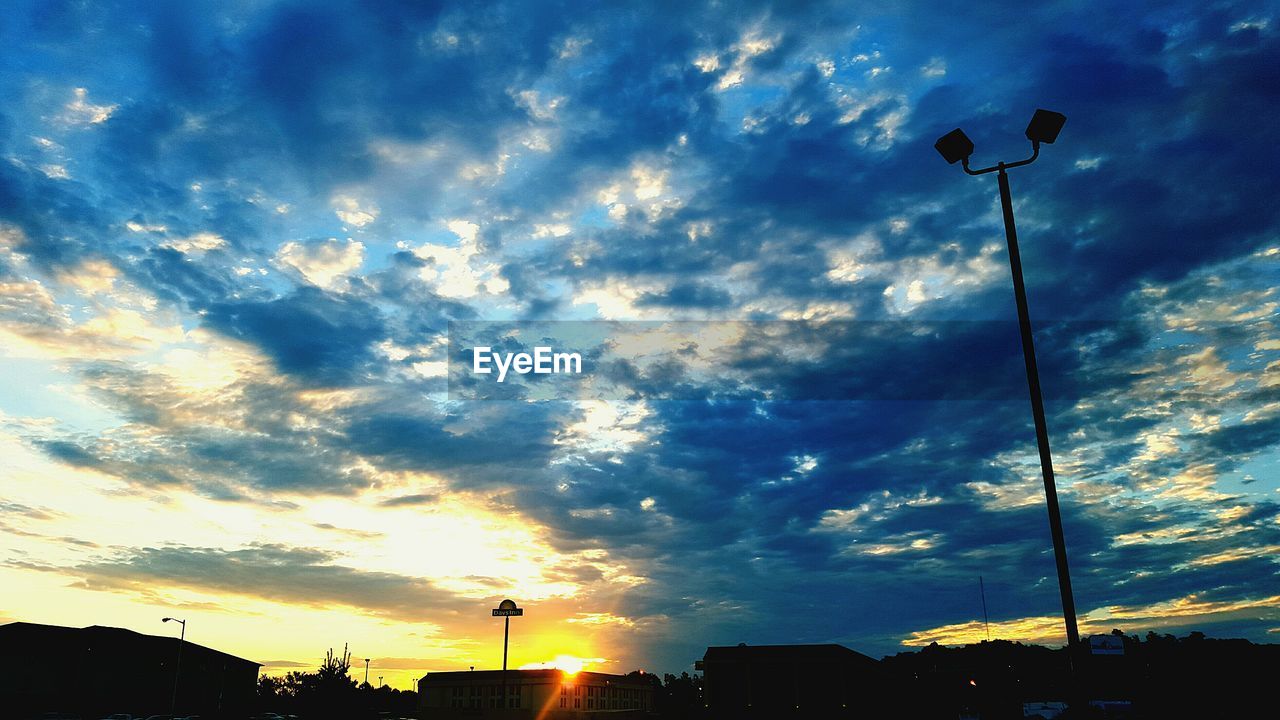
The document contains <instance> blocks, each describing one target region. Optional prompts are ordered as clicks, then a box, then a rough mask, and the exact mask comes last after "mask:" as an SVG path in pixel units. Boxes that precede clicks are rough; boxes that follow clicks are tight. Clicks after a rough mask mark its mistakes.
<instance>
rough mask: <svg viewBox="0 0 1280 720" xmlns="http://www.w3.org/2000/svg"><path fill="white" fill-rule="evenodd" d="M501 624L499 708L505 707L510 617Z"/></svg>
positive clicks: (505, 618)
mask: <svg viewBox="0 0 1280 720" xmlns="http://www.w3.org/2000/svg"><path fill="white" fill-rule="evenodd" d="M502 620H503V622H502V698H501V700H500V701H499V702H500V703H501V704H500V705H499V707H501V708H503V709H505V708H506V707H507V640H508V639H509V638H510V637H511V616H509V615H508V616H507V617H504V618H503V619H502Z"/></svg>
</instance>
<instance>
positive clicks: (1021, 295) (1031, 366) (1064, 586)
mask: <svg viewBox="0 0 1280 720" xmlns="http://www.w3.org/2000/svg"><path fill="white" fill-rule="evenodd" d="M999 168H1000V174H999V181H1000V206H1001V208H1002V209H1003V210H1004V233H1005V238H1006V239H1007V240H1008V241H1009V268H1010V270H1011V271H1012V272H1013V292H1014V296H1015V298H1016V299H1017V302H1018V327H1019V329H1020V330H1021V331H1022V357H1023V360H1024V361H1025V362H1026V365H1027V385H1028V386H1029V387H1030V390H1031V413H1032V415H1033V416H1034V417H1035V423H1036V442H1037V444H1038V446H1039V449H1040V469H1041V471H1042V473H1043V474H1044V496H1045V504H1046V505H1047V506H1048V508H1049V532H1050V534H1051V535H1052V536H1053V558H1054V560H1055V561H1057V564H1058V592H1059V594H1061V595H1062V616H1063V619H1064V620H1065V621H1066V625H1067V658H1068V660H1069V661H1072V666H1073V667H1074V657H1073V655H1074V653H1075V652H1076V648H1078V647H1079V645H1080V630H1079V629H1078V628H1077V627H1076V602H1075V600H1074V598H1073V596H1072V593H1071V572H1070V571H1069V570H1068V569H1067V544H1066V540H1064V539H1063V536H1062V515H1061V513H1060V512H1059V510H1058V488H1057V485H1056V484H1055V483H1054V481H1053V459H1052V458H1051V457H1050V454H1049V430H1048V427H1047V425H1046V424H1045V419H1044V399H1043V398H1041V396H1040V371H1039V370H1037V369H1036V348H1035V343H1034V341H1033V340H1032V338H1031V316H1030V313H1029V312H1028V311H1027V289H1026V286H1025V285H1023V282H1022V257H1021V256H1020V255H1019V254H1018V231H1017V230H1016V229H1015V228H1014V225H1013V200H1012V199H1011V197H1010V195H1009V176H1008V174H1007V173H1005V164H1004V163H1000V165H999Z"/></svg>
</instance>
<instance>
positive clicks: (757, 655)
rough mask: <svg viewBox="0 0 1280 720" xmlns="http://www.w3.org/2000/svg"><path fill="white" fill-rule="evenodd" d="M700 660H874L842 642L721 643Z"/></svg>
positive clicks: (861, 661) (708, 650)
mask: <svg viewBox="0 0 1280 720" xmlns="http://www.w3.org/2000/svg"><path fill="white" fill-rule="evenodd" d="M702 661H703V662H716V663H722V662H731V663H732V662H826V663H839V662H844V663H849V662H855V663H865V662H870V663H874V662H876V660H875V659H873V658H871V657H868V656H866V655H863V654H862V653H860V652H857V651H855V650H850V649H849V648H847V647H845V646H843V645H836V644H834V643H828V644H823V645H747V644H746V643H742V644H740V645H722V646H715V647H709V648H707V652H706V654H705V655H703V657H702Z"/></svg>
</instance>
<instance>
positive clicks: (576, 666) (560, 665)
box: [520, 655, 604, 675]
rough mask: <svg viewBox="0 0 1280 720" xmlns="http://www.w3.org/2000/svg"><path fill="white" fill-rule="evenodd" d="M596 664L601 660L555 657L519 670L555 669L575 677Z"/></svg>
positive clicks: (566, 656) (568, 656)
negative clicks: (588, 666) (590, 665)
mask: <svg viewBox="0 0 1280 720" xmlns="http://www.w3.org/2000/svg"><path fill="white" fill-rule="evenodd" d="M598 662H604V660H603V658H580V657H575V656H573V655H557V656H555V658H554V659H552V660H544V661H543V662H536V663H529V664H528V665H521V666H520V669H521V670H547V669H552V668H554V669H556V670H563V671H564V673H565V674H566V675H577V674H578V673H580V672H582V671H583V670H585V669H586V667H587V665H589V664H594V663H598Z"/></svg>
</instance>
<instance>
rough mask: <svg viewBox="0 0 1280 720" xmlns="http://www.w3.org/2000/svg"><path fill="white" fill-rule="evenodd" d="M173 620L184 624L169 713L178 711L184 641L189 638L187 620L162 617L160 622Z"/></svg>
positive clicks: (174, 669) (180, 633) (179, 643)
mask: <svg viewBox="0 0 1280 720" xmlns="http://www.w3.org/2000/svg"><path fill="white" fill-rule="evenodd" d="M170 620H172V621H173V622H176V623H180V624H181V625H182V631H181V632H179V633H178V661H177V662H176V663H174V666H173V697H172V698H171V699H170V700H169V714H170V715H173V714H175V713H177V712H178V673H180V672H182V643H183V642H184V641H186V639H187V621H186V620H179V619H178V618H171V617H167V618H162V619H161V620H160V622H169V621H170Z"/></svg>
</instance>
